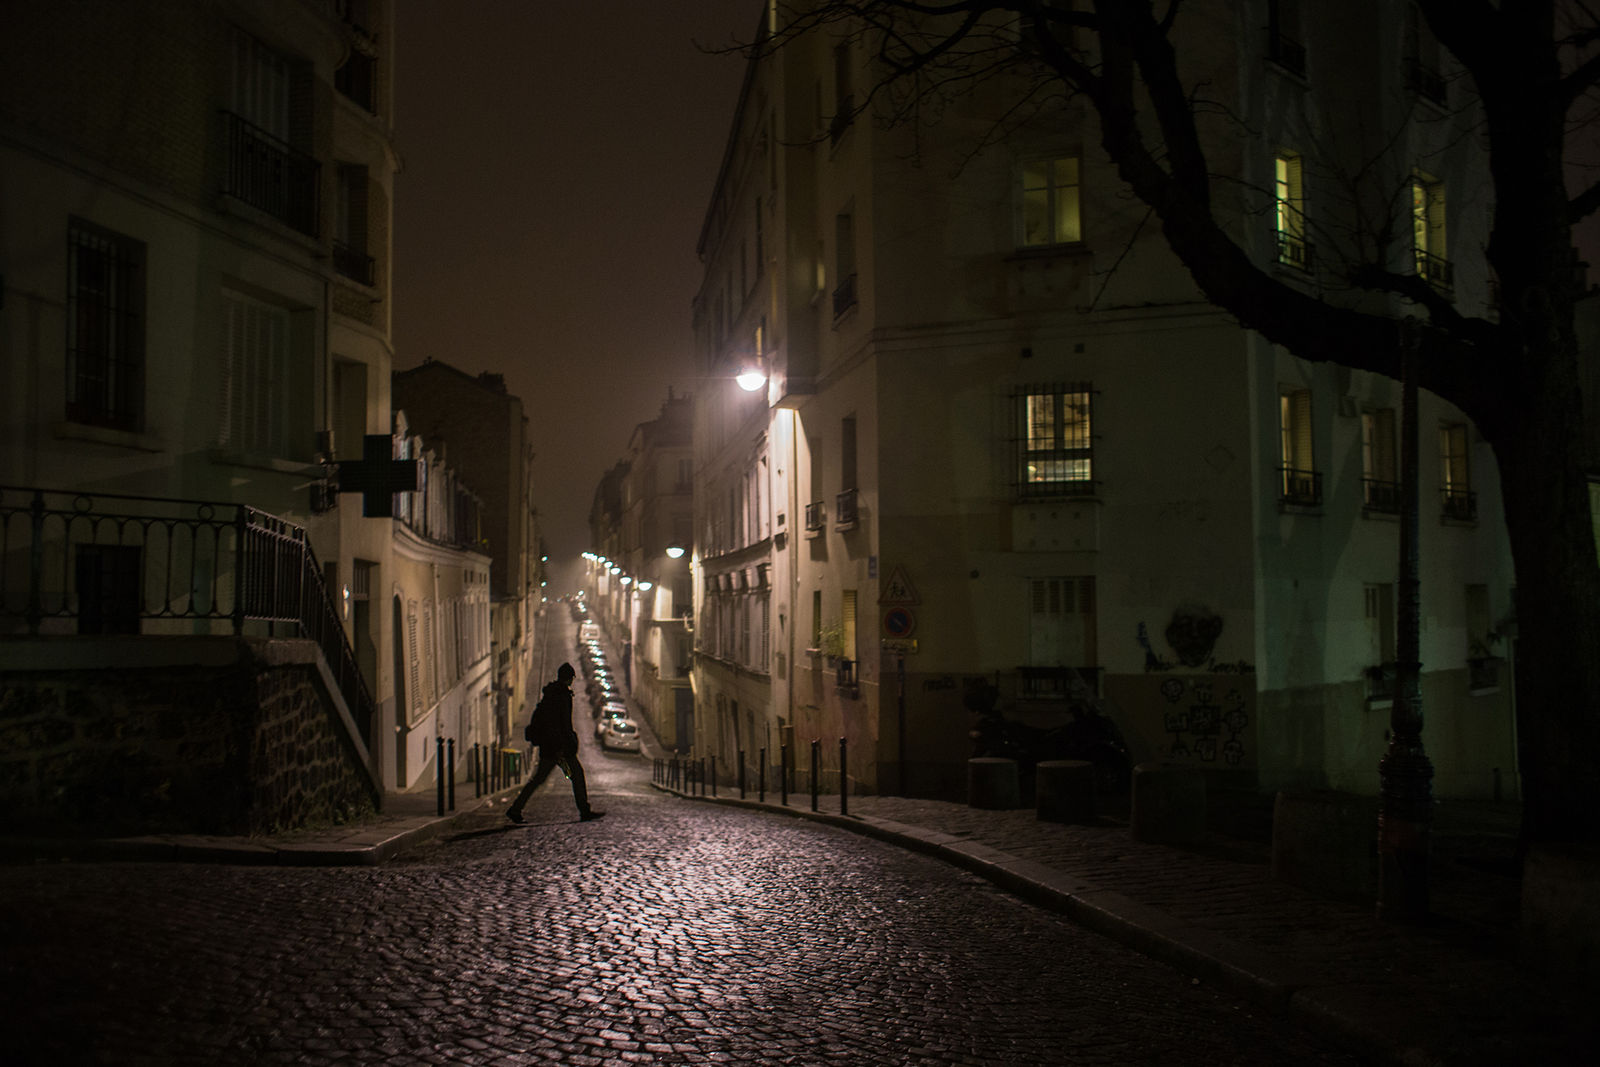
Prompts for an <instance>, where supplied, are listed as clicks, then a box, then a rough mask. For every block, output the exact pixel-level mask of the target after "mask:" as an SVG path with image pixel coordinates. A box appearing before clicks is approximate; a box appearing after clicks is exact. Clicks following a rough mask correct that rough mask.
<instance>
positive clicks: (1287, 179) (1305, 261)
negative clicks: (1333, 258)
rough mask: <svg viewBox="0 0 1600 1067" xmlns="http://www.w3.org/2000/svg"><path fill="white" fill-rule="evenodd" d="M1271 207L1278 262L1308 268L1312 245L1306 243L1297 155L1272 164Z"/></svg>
mask: <svg viewBox="0 0 1600 1067" xmlns="http://www.w3.org/2000/svg"><path fill="white" fill-rule="evenodd" d="M1273 170H1274V176H1273V179H1274V193H1273V200H1274V208H1275V215H1274V217H1275V222H1276V227H1277V236H1278V262H1279V263H1284V264H1287V265H1289V266H1291V267H1297V268H1299V269H1300V270H1309V269H1310V268H1311V246H1310V245H1309V244H1308V243H1307V242H1306V191H1305V166H1304V164H1303V163H1302V162H1301V159H1300V157H1299V156H1295V155H1287V154H1285V155H1280V156H1278V157H1277V158H1276V159H1275V160H1274V161H1273Z"/></svg>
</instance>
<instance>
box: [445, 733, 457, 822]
mask: <svg viewBox="0 0 1600 1067" xmlns="http://www.w3.org/2000/svg"><path fill="white" fill-rule="evenodd" d="M445 748H446V749H447V750H448V751H449V753H450V760H449V764H448V766H447V767H446V770H445V773H446V774H448V775H449V776H450V810H451V811H455V810H456V739H455V738H453V737H452V738H451V739H450V740H449V741H448V742H446V744H445Z"/></svg>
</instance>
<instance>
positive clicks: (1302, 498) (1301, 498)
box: [1278, 467, 1322, 508]
mask: <svg viewBox="0 0 1600 1067" xmlns="http://www.w3.org/2000/svg"><path fill="white" fill-rule="evenodd" d="M1278 477H1279V479H1280V480H1279V484H1278V501H1279V503H1282V504H1292V505H1294V506H1295V507H1301V508H1314V507H1319V506H1320V505H1321V504H1322V473H1321V472H1320V471H1308V470H1297V469H1295V468H1293V467H1279V468H1278Z"/></svg>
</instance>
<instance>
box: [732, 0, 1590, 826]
mask: <svg viewBox="0 0 1600 1067" xmlns="http://www.w3.org/2000/svg"><path fill="white" fill-rule="evenodd" d="M1208 6H1210V7H1211V8H1212V10H1213V12H1214V11H1215V6H1214V4H1213V3H1212V2H1211V0H1077V2H1075V3H1074V2H1069V0H1054V2H1052V0H1012V2H990V0H921V2H918V0H858V2H843V0H832V2H830V0H819V2H818V3H815V4H809V5H805V4H802V5H799V6H797V7H794V8H790V7H789V6H788V5H786V4H783V3H781V2H780V3H779V4H778V8H777V17H776V19H775V23H776V27H775V29H774V32H773V33H772V34H771V36H770V37H769V38H768V39H766V40H764V41H762V42H760V43H758V44H757V45H756V46H754V47H756V48H777V47H783V46H784V44H785V43H787V42H788V41H790V40H793V39H795V38H798V37H800V36H802V35H805V34H807V33H810V32H813V31H817V30H822V31H824V32H829V33H834V34H849V35H852V36H853V38H854V39H856V40H859V41H862V42H864V44H865V46H866V47H867V48H868V49H869V50H870V52H871V54H872V56H873V60H874V69H875V71H876V72H877V77H876V80H875V81H874V83H873V84H872V86H871V87H870V89H869V90H868V91H867V92H866V93H865V94H863V95H862V96H861V97H860V98H859V99H856V100H853V101H851V104H850V106H851V107H852V108H853V110H854V112H855V113H856V114H863V113H867V112H871V113H872V114H873V115H874V116H876V117H877V118H878V119H879V120H880V121H883V120H887V121H899V120H904V119H906V118H907V117H908V116H911V115H912V114H914V113H915V112H916V111H917V109H919V108H927V109H937V108H938V107H939V106H940V102H941V100H945V99H948V98H949V97H950V96H951V95H952V94H955V93H959V92H965V91H973V90H974V88H975V87H977V86H987V85H988V84H989V83H991V82H992V81H994V80H995V79H998V78H1001V77H1006V78H1009V79H1011V80H1010V82H1009V83H1008V84H1009V85H1010V87H1011V96H1010V98H1009V103H1007V104H1006V105H1005V107H1004V109H1003V110H1002V111H1001V112H999V113H997V115H996V126H995V129H996V131H997V132H996V134H995V136H996V137H997V138H998V137H1003V136H1004V135H1005V129H1006V125H1007V123H1008V122H1011V121H1013V120H1016V121H1020V120H1021V118H1020V117H1022V116H1037V115H1038V114H1040V113H1041V112H1045V113H1047V112H1048V111H1049V109H1051V108H1065V107H1074V108H1078V107H1081V106H1082V103H1081V102H1082V101H1087V103H1088V105H1089V107H1090V109H1091V110H1092V112H1093V115H1094V116H1095V117H1096V118H1097V119H1098V125H1099V133H1100V138H1101V144H1102V146H1103V148H1104V150H1105V151H1106V153H1107V154H1108V155H1109V157H1110V159H1111V161H1112V163H1113V164H1114V165H1115V167H1116V170H1117V172H1118V174H1119V175H1120V177H1121V178H1122V180H1123V181H1124V182H1126V183H1127V186H1128V187H1129V188H1130V189H1131V191H1132V193H1133V195H1134V196H1136V197H1137V198H1138V199H1139V200H1140V201H1142V202H1143V203H1144V204H1145V205H1147V206H1148V208H1149V210H1150V212H1151V213H1152V214H1153V216H1154V219H1155V221H1157V222H1158V223H1159V225H1160V228H1161V232H1162V234H1163V235H1164V237H1165V240H1166V242H1167V244H1168V245H1169V246H1170V247H1171V249H1172V251H1173V252H1174V253H1175V254H1176V255H1177V257H1178V258H1179V259H1180V260H1181V261H1182V263H1183V264H1184V265H1185V266H1186V267H1187V268H1188V271H1189V273H1190V275H1191V276H1192V278H1193V280H1194V282H1195V284H1196V285H1197V286H1198V287H1199V288H1200V289H1201V291H1202V292H1203V293H1204V294H1205V296H1206V297H1207V298H1208V299H1209V300H1210V301H1211V302H1212V303H1214V304H1215V305H1216V306H1218V307H1219V308H1221V309H1223V310H1224V311H1226V312H1228V313H1229V314H1231V315H1232V316H1234V317H1235V318H1236V319H1237V320H1238V321H1239V323H1240V324H1242V325H1243V326H1245V327H1247V328H1249V329H1251V330H1254V331H1256V332H1257V333H1259V334H1260V335H1261V336H1263V337H1265V338H1266V339H1268V340H1270V341H1272V342H1274V343H1276V344H1279V345H1282V346H1283V347H1284V348H1286V349H1287V350H1289V351H1291V352H1293V353H1294V354H1296V355H1298V356H1300V357H1302V358H1304V359H1307V360H1311V361H1315V362H1328V363H1336V364H1341V365H1344V366H1347V367H1351V368H1356V369H1360V370H1365V371H1371V372H1374V373H1377V374H1381V375H1387V376H1389V377H1392V378H1397V379H1398V378H1399V377H1400V375H1401V367H1400V352H1401V334H1402V330H1403V328H1404V327H1403V323H1404V322H1405V320H1406V319H1408V318H1412V319H1414V320H1420V323H1421V329H1420V340H1419V343H1418V344H1419V347H1418V351H1417V357H1416V359H1417V374H1418V382H1419V384H1420V386H1421V387H1422V388H1425V389H1428V390H1431V391H1432V392H1434V393H1435V394H1437V395H1439V396H1440V397H1443V398H1444V399H1446V400H1448V401H1450V402H1451V403H1453V404H1455V405H1456V406H1457V407H1459V408H1460V409H1461V410H1462V411H1463V412H1465V413H1466V414H1467V415H1468V416H1469V417H1470V418H1471V419H1472V420H1473V421H1474V422H1475V423H1476V424H1477V426H1478V428H1479V430H1480V431H1481V432H1482V433H1483V435H1484V437H1485V439H1486V440H1487V441H1488V442H1489V443H1490V445H1491V446H1492V448H1493V450H1494V455H1495V459H1496V463H1497V465H1498V467H1499V471H1500V475H1501V479H1500V480H1501V487H1502V494H1503V500H1504V507H1505V519H1506V527H1507V530H1508V532H1509V537H1510V544H1511V549H1512V555H1513V559H1514V562H1515V568H1516V582H1517V586H1516V605H1515V608H1516V620H1517V626H1518V635H1519V646H1518V648H1519V651H1518V661H1517V666H1518V670H1517V676H1516V680H1517V707H1518V726H1519V743H1520V747H1521V763H1522V773H1523V781H1524V800H1525V807H1524V810H1525V813H1526V814H1525V831H1526V836H1527V838H1528V839H1530V840H1587V841H1594V840H1600V818H1597V817H1596V813H1600V564H1597V560H1596V543H1595V529H1594V526H1593V524H1592V519H1591V515H1590V504H1589V487H1588V479H1587V472H1586V469H1585V463H1586V461H1585V454H1584V448H1583V440H1584V436H1583V410H1582V398H1581V388H1580V386H1581V382H1580V373H1579V372H1580V354H1579V347H1578V341H1577V336H1576V331H1575V327H1574V305H1575V301H1576V300H1577V298H1578V297H1579V296H1580V295H1581V292H1580V283H1579V282H1578V281H1577V280H1575V272H1574V262H1573V261H1574V256H1573V251H1572V248H1573V227H1574V225H1575V223H1577V222H1579V221H1581V220H1582V219H1583V218H1585V217H1586V216H1588V215H1589V214H1590V213H1591V212H1593V211H1594V209H1595V208H1596V206H1600V184H1597V185H1594V186H1591V187H1589V188H1586V189H1583V190H1582V191H1580V192H1578V193H1577V195H1575V196H1572V195H1569V193H1568V188H1567V183H1566V173H1565V161H1566V159H1567V153H1568V149H1569V143H1570V142H1571V141H1572V139H1573V138H1574V137H1575V136H1577V135H1578V134H1581V133H1582V132H1583V129H1584V127H1585V126H1586V124H1587V122H1586V120H1587V119H1588V117H1589V115H1590V112H1591V109H1592V107H1593V104H1594V89H1595V83H1596V80H1597V78H1600V55H1591V52H1593V51H1594V49H1593V48H1592V46H1593V45H1594V44H1595V42H1596V41H1597V40H1600V20H1597V18H1596V17H1595V15H1594V14H1593V12H1592V10H1591V8H1590V7H1589V6H1588V4H1587V3H1586V2H1585V0H1517V2H1515V3H1512V2H1509V0H1507V2H1500V3H1496V2H1493V0H1417V4H1416V9H1417V11H1419V12H1420V14H1421V16H1423V19H1424V21H1421V22H1418V23H1417V24H1416V26H1414V27H1412V29H1413V32H1415V33H1428V34H1431V35H1432V38H1433V39H1436V41H1437V42H1438V44H1439V45H1440V46H1442V47H1443V48H1444V49H1446V50H1448V52H1449V53H1450V54H1451V55H1453V56H1454V58H1455V60H1456V62H1457V63H1458V64H1459V67H1460V69H1461V71H1462V72H1464V73H1463V74H1462V75H1461V81H1462V86H1461V93H1462V95H1463V96H1464V97H1465V98H1468V99H1470V100H1471V107H1472V108H1473V109H1474V112H1473V122H1472V124H1471V126H1470V128H1469V130H1468V134H1467V135H1469V136H1471V137H1474V138H1477V139H1478V140H1479V141H1480V142H1481V144H1482V145H1483V146H1484V147H1485V158H1486V159H1487V174H1486V175H1485V183H1484V191H1483V195H1482V196H1481V200H1482V202H1483V211H1484V213H1485V215H1486V216H1487V221H1486V224H1485V232H1486V233H1487V242H1486V244H1485V245H1484V247H1483V248H1482V250H1481V254H1482V256H1483V257H1484V258H1485V261H1486V266H1487V268H1488V272H1489V274H1490V276H1491V277H1492V278H1494V279H1495V280H1496V281H1497V283H1498V291H1499V306H1498V311H1497V313H1486V314H1483V315H1470V314H1464V313H1463V312H1462V311H1460V310H1458V307H1457V305H1456V304H1455V303H1454V302H1452V301H1451V300H1450V299H1449V298H1448V297H1446V296H1444V295H1441V293H1440V292H1439V291H1438V289H1437V288H1436V287H1435V286H1434V285H1433V284H1430V281H1429V280H1428V279H1427V278H1426V277H1424V276H1423V272H1421V271H1412V270H1409V269H1397V268H1396V266H1395V263H1396V261H1397V260H1399V259H1401V258H1404V259H1406V260H1407V261H1409V258H1410V257H1409V254H1407V255H1405V256H1404V257H1400V256H1396V255H1394V254H1393V251H1394V248H1395V247H1396V246H1404V247H1405V248H1407V249H1409V241H1410V239H1411V234H1410V230H1409V228H1408V226H1409V223H1408V220H1409V218H1410V205H1409V202H1406V203H1403V204H1402V203H1401V202H1400V198H1401V197H1407V198H1409V196H1410V177H1409V176H1410V173H1411V171H1410V166H1411V164H1412V161H1410V160H1399V159H1397V158H1392V157H1390V156H1388V155H1386V153H1385V150H1384V145H1385V137H1386V136H1388V135H1386V134H1385V133H1384V132H1383V131H1381V130H1378V131H1374V130H1366V131H1364V139H1365V141H1366V143H1367V145H1368V146H1375V149H1374V150H1372V151H1369V152H1368V153H1367V154H1365V155H1360V154H1359V153H1358V154H1356V155H1355V156H1352V155H1351V154H1349V153H1345V152H1332V151H1330V152H1328V153H1326V157H1327V158H1326V159H1325V161H1324V167H1325V173H1326V174H1327V176H1329V177H1330V178H1335V179H1337V181H1338V184H1341V185H1342V187H1343V188H1345V189H1346V190H1347V194H1348V195H1347V204H1346V210H1344V211H1342V212H1340V213H1338V215H1337V217H1338V220H1339V221H1338V222H1337V224H1336V225H1337V226H1338V232H1327V233H1324V234H1323V235H1322V237H1323V239H1324V241H1325V244H1326V246H1328V247H1332V248H1335V249H1337V258H1336V263H1337V266H1336V270H1335V274H1334V281H1335V282H1336V284H1334V285H1331V286H1328V287H1326V288H1325V289H1323V290H1322V291H1320V292H1317V293H1312V292H1308V291H1307V290H1306V289H1305V288H1304V287H1297V286H1295V285H1291V284H1287V283H1285V282H1284V281H1283V279H1282V278H1281V276H1279V275H1278V274H1276V273H1275V272H1273V271H1271V270H1267V269H1263V268H1262V267H1261V266H1260V265H1259V259H1260V257H1259V256H1257V257H1252V255H1251V252H1250V249H1249V247H1248V244H1249V242H1248V240H1247V239H1246V237H1245V235H1244V233H1243V227H1242V226H1241V225H1240V212H1239V210H1238V205H1239V204H1240V203H1241V202H1248V200H1249V197H1248V196H1245V197H1242V198H1241V196H1240V195H1238V190H1232V189H1226V188H1225V187H1224V183H1229V182H1234V183H1236V182H1238V181H1239V180H1240V177H1239V174H1238V173H1237V171H1233V172H1231V173H1230V172H1229V171H1228V169H1227V168H1226V167H1213V166H1212V165H1211V164H1210V162H1209V161H1208V157H1207V150H1208V148H1214V147H1215V145H1216V144H1217V143H1218V141H1217V139H1216V138H1215V137H1214V136H1212V133H1214V131H1212V130H1211V129H1210V124H1211V123H1213V122H1214V121H1215V120H1217V118H1218V117H1219V115H1220V116H1221V117H1222V118H1223V119H1225V120H1227V121H1232V122H1235V123H1242V122H1244V121H1245V120H1244V119H1243V118H1241V117H1239V116H1237V115H1230V114H1228V109H1229V107H1230V104H1231V102H1230V101H1227V100H1226V99H1224V98H1223V94H1222V93H1220V92H1218V93H1215V94H1213V95H1214V97H1215V98H1212V96H1208V94H1210V93H1211V87H1210V85H1209V83H1208V78H1209V76H1210V75H1211V74H1212V73H1213V72H1210V71H1208V70H1207V69H1206V67H1205V64H1204V57H1203V56H1200V55H1198V53H1196V52H1194V51H1193V50H1188V51H1186V43H1185V42H1186V37H1185V31H1186V29H1188V27H1189V26H1190V24H1191V23H1193V21H1194V20H1195V19H1196V18H1197V17H1199V16H1200V15H1201V14H1202V13H1203V12H1204V11H1205V9H1206V8H1207V7H1208ZM1338 6H1339V5H1332V4H1330V5H1327V7H1326V9H1325V10H1326V11H1327V12H1328V13H1329V16H1330V17H1335V15H1334V13H1335V9H1336V8H1337V7H1338ZM1368 10H1373V11H1378V12H1386V13H1388V14H1389V15H1391V16H1393V17H1406V16H1407V15H1408V14H1409V12H1408V5H1406V4H1404V3H1378V4H1375V5H1371V6H1370V7H1369V8H1368ZM1337 17H1343V15H1342V14H1341V15H1339V16H1337ZM1411 17H1415V16H1411ZM1346 121H1347V122H1351V121H1355V117H1351V116H1347V117H1346ZM1395 155H1398V153H1395ZM1341 160H1342V161H1343V162H1340V161H1341ZM1263 192H1264V194H1265V195H1268V196H1270V194H1269V193H1265V191H1263ZM1268 202H1270V201H1268ZM1263 210H1265V208H1263ZM1325 225H1328V226H1330V227H1331V226H1333V225H1335V224H1334V223H1326V224H1325ZM1472 254H1478V253H1477V250H1474V251H1473V253H1472Z"/></svg>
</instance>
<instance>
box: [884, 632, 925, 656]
mask: <svg viewBox="0 0 1600 1067" xmlns="http://www.w3.org/2000/svg"><path fill="white" fill-rule="evenodd" d="M883 650H884V651H885V652H898V653H900V654H901V655H902V656H910V655H915V654H916V651H917V639H916V638H915V637H905V638H901V637H885V638H884V639H883Z"/></svg>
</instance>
